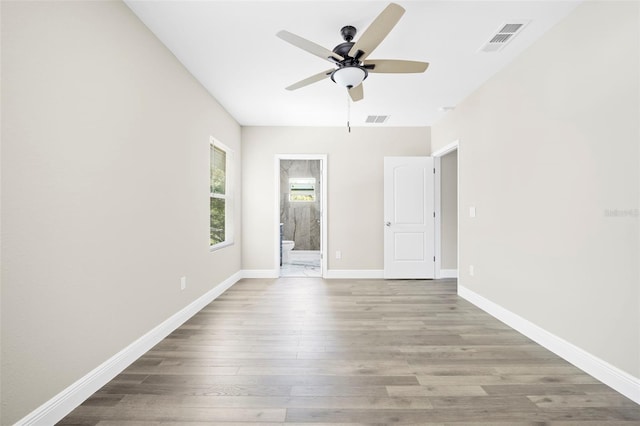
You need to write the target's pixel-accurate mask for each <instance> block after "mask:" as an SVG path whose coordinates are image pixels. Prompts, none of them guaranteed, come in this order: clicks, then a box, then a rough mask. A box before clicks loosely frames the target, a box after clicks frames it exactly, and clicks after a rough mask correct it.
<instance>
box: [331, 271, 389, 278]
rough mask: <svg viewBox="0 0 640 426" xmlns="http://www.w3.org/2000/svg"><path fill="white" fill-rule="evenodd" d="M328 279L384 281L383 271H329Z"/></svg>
mask: <svg viewBox="0 0 640 426" xmlns="http://www.w3.org/2000/svg"><path fill="white" fill-rule="evenodd" d="M324 278H327V279H361V280H363V279H384V270H382V269H329V270H328V271H327V273H326V275H325V276H324Z"/></svg>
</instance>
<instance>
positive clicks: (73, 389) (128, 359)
mask: <svg viewBox="0 0 640 426" xmlns="http://www.w3.org/2000/svg"><path fill="white" fill-rule="evenodd" d="M240 278H241V275H240V272H236V273H235V274H233V275H232V276H230V277H229V278H227V279H226V280H224V281H223V282H222V283H220V284H218V285H217V286H215V287H214V288H212V289H211V290H209V291H208V292H207V293H205V294H204V295H202V296H200V297H199V298H197V299H196V300H194V301H193V302H191V303H190V304H189V305H187V306H186V307H184V308H183V309H181V310H180V311H178V312H176V313H175V314H173V315H172V316H171V317H169V318H168V319H166V320H165V321H163V322H162V323H160V324H159V325H157V326H156V327H155V328H153V329H152V330H150V331H149V332H147V333H146V334H144V335H143V336H142V337H140V338H139V339H137V340H136V341H134V342H133V343H131V344H130V345H129V346H127V347H125V348H124V349H122V350H121V351H120V352H118V353H117V354H115V355H114V356H112V357H111V358H109V359H108V360H106V361H105V362H103V363H102V364H100V365H99V366H98V367H96V368H94V369H93V370H92V371H90V372H89V373H88V374H86V375H85V376H84V377H82V378H80V379H79V380H77V381H76V382H75V383H73V384H72V385H71V386H69V387H67V388H66V389H64V390H63V391H62V392H60V393H59V394H57V395H56V396H54V397H53V398H51V399H50V400H49V401H47V402H45V403H44V404H42V405H41V406H40V407H38V408H36V409H35V410H33V411H32V412H31V413H29V414H28V415H26V416H25V417H23V418H22V419H20V420H18V422H16V423H15V425H14V426H22V425H52V424H55V423H56V422H58V421H60V420H62V418H64V417H65V416H66V415H67V414H69V413H70V412H71V411H73V410H74V409H75V408H76V407H78V406H79V405H80V404H82V402H83V401H84V400H86V399H87V398H89V397H90V396H91V395H93V394H94V393H95V392H97V391H98V390H99V389H100V388H101V387H102V386H104V385H105V384H107V383H108V382H109V381H110V380H112V379H113V378H114V377H116V376H117V375H118V374H120V373H121V372H122V371H123V370H124V369H125V368H127V367H128V366H129V365H131V364H132V363H133V362H134V361H135V360H137V359H138V358H140V357H141V356H142V355H144V354H145V353H146V352H147V351H149V350H150V349H151V348H153V347H154V346H155V345H157V344H158V343H159V342H160V341H162V339H164V338H165V337H167V336H168V335H169V334H171V333H172V332H173V331H174V330H175V329H176V328H178V327H180V326H181V325H182V324H183V323H184V322H185V321H187V320H188V319H189V318H191V317H192V316H194V315H195V314H197V313H198V312H200V310H202V308H204V307H205V306H207V305H208V304H209V303H211V302H212V301H213V300H215V299H216V298H217V297H218V296H220V295H221V294H222V293H224V292H225V291H226V290H228V289H229V288H230V287H231V286H232V285H234V284H235V283H236V282H238V280H240Z"/></svg>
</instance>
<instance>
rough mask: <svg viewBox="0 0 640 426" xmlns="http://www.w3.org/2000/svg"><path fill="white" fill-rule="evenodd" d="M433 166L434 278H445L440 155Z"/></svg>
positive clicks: (434, 160)
mask: <svg viewBox="0 0 640 426" xmlns="http://www.w3.org/2000/svg"><path fill="white" fill-rule="evenodd" d="M433 168H434V170H435V174H434V177H433V211H434V212H435V217H434V219H433V222H434V223H433V226H434V230H433V231H434V232H433V237H434V238H433V245H434V251H433V254H434V255H435V265H434V271H433V272H434V274H433V277H434V278H436V279H437V278H443V277H442V275H441V274H442V271H441V266H442V199H441V197H442V187H441V183H442V168H441V165H440V157H433Z"/></svg>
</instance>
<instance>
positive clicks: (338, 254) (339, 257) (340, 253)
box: [336, 250, 342, 259]
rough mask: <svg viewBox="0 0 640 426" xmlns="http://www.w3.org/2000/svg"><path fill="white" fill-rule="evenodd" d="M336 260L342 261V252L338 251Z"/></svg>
mask: <svg viewBox="0 0 640 426" xmlns="http://www.w3.org/2000/svg"><path fill="white" fill-rule="evenodd" d="M336 259H342V252H341V251H340V250H336Z"/></svg>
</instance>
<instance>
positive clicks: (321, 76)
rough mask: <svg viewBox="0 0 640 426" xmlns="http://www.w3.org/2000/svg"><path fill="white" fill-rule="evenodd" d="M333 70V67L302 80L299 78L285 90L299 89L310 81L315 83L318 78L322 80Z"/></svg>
mask: <svg viewBox="0 0 640 426" xmlns="http://www.w3.org/2000/svg"><path fill="white" fill-rule="evenodd" d="M333 71H334V69H333V68H331V69H329V70H326V71H322V72H319V73H318V74H315V75H312V76H311V77H307V78H305V79H304V80H300V81H299V82H297V83H294V84H292V85H291V86H289V87H287V88H286V89H287V90H296V89H299V88H301V87H304V86H308V85H310V84H312V83H316V82H318V81H320V80H324V79H325V78H327V77H329V76H330V75H331V73H332V72H333Z"/></svg>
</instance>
